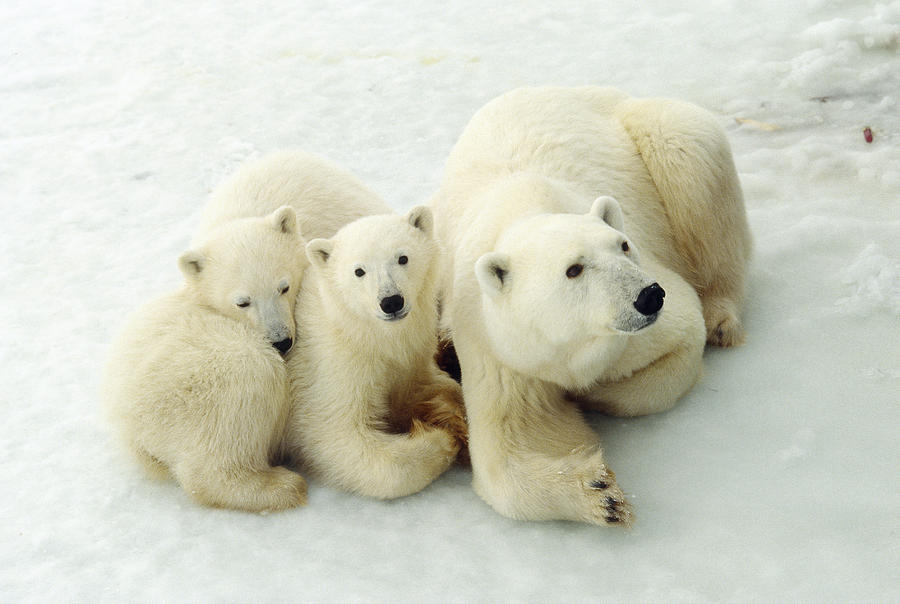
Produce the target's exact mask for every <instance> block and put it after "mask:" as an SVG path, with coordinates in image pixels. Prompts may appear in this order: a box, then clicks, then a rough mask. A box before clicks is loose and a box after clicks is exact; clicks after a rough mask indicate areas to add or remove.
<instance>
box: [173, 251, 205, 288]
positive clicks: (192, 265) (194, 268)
mask: <svg viewBox="0 0 900 604" xmlns="http://www.w3.org/2000/svg"><path fill="white" fill-rule="evenodd" d="M178 268H180V269H181V273H182V274H183V275H184V278H185V279H187V280H188V281H196V280H197V279H198V278H199V277H200V273H202V272H203V269H205V268H206V256H205V255H204V254H203V252H201V251H200V250H188V251H186V252H185V253H183V254H182V255H181V256H179V258H178Z"/></svg>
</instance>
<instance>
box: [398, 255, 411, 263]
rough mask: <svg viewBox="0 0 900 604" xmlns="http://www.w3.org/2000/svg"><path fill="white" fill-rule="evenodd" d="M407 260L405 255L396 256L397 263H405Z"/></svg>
mask: <svg viewBox="0 0 900 604" xmlns="http://www.w3.org/2000/svg"><path fill="white" fill-rule="evenodd" d="M407 262H409V258H407V257H406V256H400V257H399V258H397V264H406V263H407Z"/></svg>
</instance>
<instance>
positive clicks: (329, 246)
mask: <svg viewBox="0 0 900 604" xmlns="http://www.w3.org/2000/svg"><path fill="white" fill-rule="evenodd" d="M333 249H334V242H333V241H332V240H331V239H313V240H312V241H310V242H309V243H307V244H306V257H307V258H309V262H310V264H312V265H313V266H317V267H319V268H324V267H325V265H326V264H327V263H328V259H329V258H330V257H331V250H333Z"/></svg>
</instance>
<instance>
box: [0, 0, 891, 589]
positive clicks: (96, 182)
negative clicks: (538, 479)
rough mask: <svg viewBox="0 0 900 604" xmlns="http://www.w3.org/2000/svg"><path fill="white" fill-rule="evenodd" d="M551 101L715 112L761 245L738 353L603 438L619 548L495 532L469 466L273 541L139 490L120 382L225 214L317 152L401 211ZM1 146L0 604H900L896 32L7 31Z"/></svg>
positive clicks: (91, 10)
mask: <svg viewBox="0 0 900 604" xmlns="http://www.w3.org/2000/svg"><path fill="white" fill-rule="evenodd" d="M542 84H559V85H581V84H602V85H612V86H616V87H618V88H621V89H623V90H625V91H628V92H629V93H631V94H633V95H637V96H672V97H679V98H682V99H685V100H688V101H691V102H694V103H697V104H700V105H702V106H704V107H706V108H708V109H710V110H711V111H713V112H714V113H715V114H716V115H717V116H718V117H719V119H720V121H721V124H722V125H723V126H724V127H725V129H726V131H727V132H728V136H729V139H730V141H731V143H732V146H733V149H734V154H735V162H736V164H737V168H738V172H739V174H740V177H741V181H742V183H743V187H744V193H745V196H746V202H747V208H748V213H749V217H750V223H751V227H752V229H753V232H754V237H755V242H756V254H755V258H754V262H753V265H752V268H751V280H750V295H749V299H748V302H747V307H746V327H747V330H748V340H747V343H746V345H744V346H743V347H741V348H738V349H733V350H719V349H716V350H708V351H707V355H706V374H705V377H704V379H703V381H702V382H701V383H700V384H698V385H697V386H696V387H695V388H694V390H693V391H691V392H690V393H689V394H688V395H687V396H686V397H684V399H683V400H682V401H681V402H680V404H679V405H678V406H677V407H676V408H675V409H674V410H672V411H670V412H668V413H665V414H661V415H658V416H652V417H647V418H642V419H629V420H623V419H612V418H606V417H601V416H594V417H592V418H591V421H592V422H593V423H594V425H595V426H596V428H597V429H598V430H599V431H600V433H601V434H602V436H603V442H604V448H605V450H606V453H607V456H608V459H609V462H610V465H611V467H612V468H614V469H615V471H616V473H617V475H618V478H619V482H620V484H621V485H622V486H623V488H624V489H625V490H626V491H627V493H628V494H629V497H630V498H631V501H632V503H633V504H634V508H635V512H636V514H637V522H636V524H635V526H634V528H633V529H632V530H631V531H623V530H620V529H615V528H607V529H604V528H597V527H592V526H587V525H581V524H575V523H566V522H544V523H527V522H517V521H512V520H508V519H506V518H503V517H501V516H500V515H498V514H496V513H495V512H494V511H493V510H491V509H490V508H489V507H488V506H487V505H486V504H484V503H483V502H482V501H481V500H480V499H479V498H478V497H477V496H476V495H475V494H474V492H473V491H472V489H471V486H470V478H471V474H470V470H469V469H468V468H465V467H458V468H454V469H453V470H451V471H450V472H449V473H448V474H446V475H444V476H443V477H441V478H440V479H439V480H438V481H437V482H436V483H435V484H434V485H432V486H431V487H429V488H428V489H426V490H425V491H423V492H422V493H420V494H418V495H415V496H412V497H408V498H405V499H401V500H398V501H393V502H388V503H384V502H378V501H372V500H368V499H363V498H360V497H355V496H350V495H346V494H344V493H340V492H337V491H334V490H331V489H328V488H325V487H323V486H321V485H317V484H315V483H312V484H311V488H310V500H309V505H308V506H307V507H306V508H302V509H297V510H294V511H290V512H286V513H280V514H272V515H268V516H261V515H252V514H245V513H238V512H230V511H221V510H211V509H206V508H201V507H199V506H197V505H195V504H194V503H192V502H191V501H190V500H189V499H188V497H187V496H186V495H185V494H184V493H183V492H182V491H181V490H180V489H179V488H178V487H177V486H176V485H175V484H174V483H163V484H159V483H154V482H151V481H150V480H148V479H146V478H145V477H144V476H142V475H141V474H140V473H139V471H138V468H137V467H135V466H134V465H133V464H132V463H131V462H130V460H129V459H128V458H127V457H126V456H125V455H123V453H122V451H121V449H120V448H119V447H118V445H117V443H116V442H115V440H114V439H113V438H112V435H111V434H110V431H109V428H108V426H107V425H106V423H105V420H104V417H103V414H102V411H101V405H100V401H99V393H98V391H99V385H100V380H101V375H102V368H103V363H104V359H105V357H106V354H107V349H108V345H109V342H110V340H111V338H112V337H113V335H114V334H115V333H116V331H117V330H118V329H119V328H120V326H121V325H122V322H123V320H124V318H125V317H126V316H127V315H128V314H129V313H130V312H132V311H133V310H134V309H135V308H136V307H137V306H138V305H139V304H140V303H141V302H143V301H144V300H145V299H147V298H148V297H150V296H153V295H156V294H157V293H160V292H163V291H167V290H170V289H172V288H174V287H176V286H177V285H178V283H179V282H180V275H179V273H178V270H177V268H176V264H175V259H176V258H177V256H178V254H179V253H180V252H181V251H182V250H183V249H185V248H186V246H187V245H188V242H189V239H190V236H191V233H192V230H193V229H194V227H195V226H196V224H197V221H198V219H199V211H200V208H201V205H202V204H203V202H204V200H205V197H206V196H207V194H208V193H209V191H210V189H211V188H212V187H214V186H215V185H216V184H217V183H218V182H219V181H220V180H221V179H223V178H224V177H225V176H226V175H228V174H229V173H230V172H231V171H233V170H234V169H235V168H237V166H238V165H240V164H241V163H242V162H243V161H245V160H247V159H250V158H254V157H257V156H259V155H261V154H263V153H265V152H268V151H271V150H275V149H281V148H287V147H301V148H304V149H307V150H309V151H313V152H316V153H319V154H322V155H324V156H326V157H329V158H331V159H332V160H334V161H336V162H337V163H340V164H342V165H343V166H345V167H346V168H348V169H350V170H351V171H353V172H355V173H356V174H357V175H358V176H359V177H360V178H362V179H363V180H364V181H365V182H367V183H368V184H369V185H370V186H372V187H373V188H374V189H375V190H376V191H378V192H379V193H380V194H382V195H383V196H384V197H385V198H386V199H387V200H389V202H390V203H391V204H392V205H393V206H394V207H396V208H397V209H398V210H405V209H407V208H409V207H411V206H412V205H415V204H418V203H422V202H424V201H425V200H427V199H428V197H429V196H430V194H431V193H433V192H434V191H435V190H436V189H437V187H438V184H439V182H440V178H441V172H442V167H443V162H444V159H445V158H446V156H447V154H448V152H449V150H450V148H451V146H452V145H453V143H454V141H455V140H456V137H457V136H458V135H459V133H460V132H461V130H462V128H463V127H464V126H465V124H466V123H467V121H468V119H469V118H470V117H471V116H472V114H473V113H474V112H475V111H476V110H477V109H478V108H479V107H480V106H482V105H483V104H484V103H486V102H487V101H489V100H490V99H492V98H493V97H495V96H497V95H498V94H501V93H503V92H505V91H507V90H509V89H511V88H515V87H518V86H524V85H542ZM0 118H2V119H0V203H2V227H0V228H2V238H0V259H2V260H0V283H2V284H3V287H2V289H0V300H2V308H3V313H2V319H0V321H2V323H0V366H2V376H3V382H2V384H3V387H2V391H0V392H2V394H0V401H2V422H0V491H2V493H3V496H2V498H0V601H3V602H69V601H72V602H76V601H77V602H161V601H169V602H173V601H195V602H279V601H280V602H302V601H309V602H332V601H334V602H351V601H375V602H429V601H432V602H503V601H511V602H552V601H565V602H598V601H611V602H720V601H728V602H744V601H760V602H775V601H778V602H874V601H880V602H890V601H893V602H897V601H900V545H898V544H900V534H898V529H900V2H898V1H892V2H885V3H879V4H874V3H869V2H859V1H836V0H801V1H798V2H783V1H767V0H766V1H762V2H752V3H746V2H736V1H728V0H726V1H722V2H700V1H698V0H688V1H685V2H681V3H673V2H669V1H667V0H645V1H643V2H627V1H626V2H544V1H536V0H523V1H521V2H510V3H506V4H500V3H482V2H475V1H473V0H460V1H459V2H451V3H447V2H437V1H426V2H400V1H390V0H379V1H356V2H350V1H347V0H345V1H343V2H334V1H327V0H326V1H320V2H306V1H302V2H293V1H288V0H274V1H271V2H264V3H263V2H261V3H256V2H237V1H223V0H220V1H208V2H190V1H189V2H160V1H151V2H137V1H134V0H123V1H120V2H99V1H90V0H71V1H67V2H53V1H48V0H30V1H21V0H9V1H7V2H4V3H3V4H2V6H0ZM867 127H868V128H870V129H871V132H872V142H866V139H865V136H864V134H863V131H864V129H865V128H867ZM599 193H602V192H599Z"/></svg>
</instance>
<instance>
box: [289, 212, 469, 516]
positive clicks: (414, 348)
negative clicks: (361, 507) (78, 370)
mask: <svg viewBox="0 0 900 604" xmlns="http://www.w3.org/2000/svg"><path fill="white" fill-rule="evenodd" d="M433 230H434V229H433V225H432V216H431V211H430V210H429V209H428V208H426V207H424V206H420V207H416V208H413V209H412V210H410V211H409V212H408V213H407V214H406V215H402V216H401V215H396V214H386V215H384V214H381V215H374V216H367V217H364V218H360V219H359V220H356V221H354V222H352V223H350V224H348V225H346V226H344V227H343V228H341V229H340V230H339V231H338V232H337V233H336V234H335V235H334V237H332V238H331V239H314V240H312V241H310V242H309V244H308V245H307V248H306V253H307V256H308V258H309V261H310V263H311V266H310V268H309V270H308V271H307V273H306V276H305V277H304V281H303V284H302V285H301V287H300V292H299V295H298V301H297V310H296V313H297V317H296V318H297V343H296V345H295V346H294V349H293V350H292V351H291V352H290V353H289V354H288V355H287V357H286V360H287V366H288V374H289V376H290V381H291V398H292V401H293V403H292V411H291V418H290V420H289V425H288V432H287V438H286V451H287V452H288V454H289V455H290V456H291V458H292V459H294V460H296V461H298V462H299V463H300V464H301V465H302V467H303V469H304V471H308V472H310V473H311V474H312V475H314V476H316V477H317V478H319V479H320V480H322V481H323V482H325V483H327V484H330V485H332V486H335V487H338V488H341V489H344V490H347V491H351V492H354V493H358V494H361V495H367V496H370V497H376V498H380V499H390V498H394V497H401V496H404V495H409V494H411V493H415V492H417V491H419V490H421V489H423V488H424V487H425V486H427V485H428V484H430V483H431V482H432V481H433V480H434V479H435V478H437V477H438V476H439V475H440V474H441V473H442V472H444V470H446V469H447V468H448V467H449V466H450V465H451V464H452V463H453V461H454V459H455V457H456V454H457V452H458V451H459V448H460V442H461V441H464V440H465V434H466V426H465V420H464V413H463V411H462V400H461V391H460V388H459V385H458V384H457V383H456V382H454V381H453V380H452V379H451V378H450V377H449V376H447V375H446V374H444V373H443V372H442V371H440V370H439V369H438V368H437V365H436V363H435V361H434V355H435V352H436V351H437V304H436V297H435V287H436V285H437V283H436V281H437V278H436V274H435V270H436V266H435V265H436V263H437V245H436V243H435V241H434V233H433Z"/></svg>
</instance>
